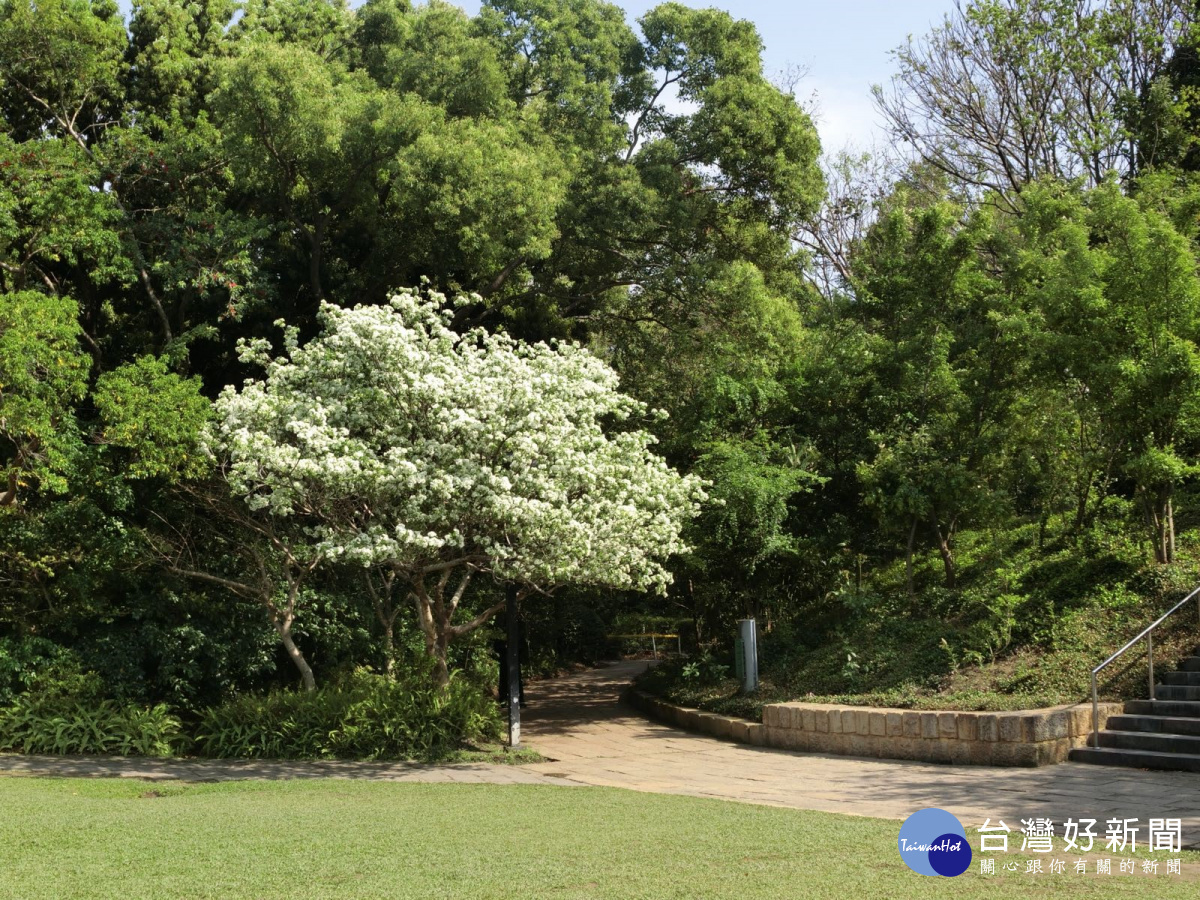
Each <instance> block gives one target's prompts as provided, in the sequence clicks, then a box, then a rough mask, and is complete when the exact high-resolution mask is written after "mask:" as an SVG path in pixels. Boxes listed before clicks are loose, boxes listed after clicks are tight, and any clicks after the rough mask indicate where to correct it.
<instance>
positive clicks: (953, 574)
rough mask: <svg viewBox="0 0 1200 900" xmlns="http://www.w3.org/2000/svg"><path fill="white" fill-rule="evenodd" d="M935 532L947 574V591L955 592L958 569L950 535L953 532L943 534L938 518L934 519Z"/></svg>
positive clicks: (943, 566)
mask: <svg viewBox="0 0 1200 900" xmlns="http://www.w3.org/2000/svg"><path fill="white" fill-rule="evenodd" d="M932 524H933V532H934V534H936V535H937V542H938V552H939V553H940V554H941V555H942V568H943V569H944V570H945V573H946V589H947V590H951V591H952V590H954V589H955V587H956V584H957V569H956V567H955V564H954V551H953V550H952V549H951V547H950V534H951V533H952V531H953V527H952V528H951V531H948V532H947V533H945V534H943V533H942V526H941V525H939V524H938V520H937V516H936V515H935V516H934V517H933V519H932Z"/></svg>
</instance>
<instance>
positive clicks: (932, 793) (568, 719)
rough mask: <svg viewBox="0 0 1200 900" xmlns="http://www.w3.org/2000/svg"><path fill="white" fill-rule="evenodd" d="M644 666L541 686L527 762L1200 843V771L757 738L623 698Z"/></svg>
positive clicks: (640, 784)
mask: <svg viewBox="0 0 1200 900" xmlns="http://www.w3.org/2000/svg"><path fill="white" fill-rule="evenodd" d="M642 667H644V663H631V662H624V663H618V664H615V665H613V666H610V667H607V668H601V669H593V670H590V671H587V672H583V673H580V674H578V675H573V676H570V677H568V678H564V679H560V680H557V681H553V682H546V683H543V684H540V685H537V686H535V687H533V688H532V689H531V690H530V691H529V692H528V694H529V699H530V701H531V703H530V707H529V709H528V712H527V717H528V725H527V726H526V732H525V734H526V738H527V740H528V742H529V744H530V745H531V746H533V747H535V748H536V749H538V750H540V751H541V752H542V754H543V755H545V756H546V757H548V758H550V759H553V760H555V761H554V762H547V763H539V764H537V765H533V766H529V767H528V768H530V769H532V770H534V771H538V772H543V773H553V774H556V775H560V776H563V777H567V778H570V779H571V780H573V781H578V782H583V783H585V784H594V785H608V786H612V787H623V788H632V789H634V790H641V791H653V792H656V793H668V794H688V795H693V796H698V797H718V798H721V799H724V800H740V801H746V802H751V803H765V804H771V805H776V806H790V807H796V808H799V809H817V810H826V811H829V812H840V813H850V814H854V815H864V816H878V817H882V818H893V819H903V818H906V817H907V816H908V815H909V814H911V813H912V812H914V811H915V810H917V809H921V808H923V807H927V806H937V807H941V808H943V809H947V810H949V811H951V812H953V813H955V814H956V815H957V816H958V817H959V818H960V819H961V820H962V821H963V823H964V824H965V825H968V826H971V825H980V824H982V823H983V821H984V820H985V819H987V818H991V819H992V820H993V823H994V820H996V819H1003V820H1004V821H1005V824H1007V825H1008V826H1009V827H1011V828H1013V829H1014V831H1018V830H1019V829H1020V828H1021V823H1020V820H1021V819H1022V818H1026V819H1027V818H1031V817H1033V816H1046V817H1048V818H1050V819H1052V820H1054V821H1055V822H1056V823H1059V827H1060V828H1061V823H1062V822H1063V821H1065V820H1066V819H1067V818H1068V817H1070V818H1075V819H1079V818H1080V817H1085V818H1094V819H1096V820H1097V821H1098V822H1099V824H1098V825H1097V828H1096V830H1097V832H1098V833H1099V834H1100V835H1103V834H1104V830H1105V828H1104V822H1105V821H1106V820H1107V819H1110V818H1140V819H1141V820H1142V821H1141V828H1142V831H1141V832H1140V834H1139V837H1141V838H1142V839H1144V838H1145V837H1146V831H1145V829H1146V828H1147V826H1148V820H1149V819H1150V818H1180V819H1182V820H1183V825H1184V843H1185V845H1191V846H1196V845H1200V775H1197V774H1191V773H1186V772H1148V771H1141V770H1136V769H1118V768H1108V767H1103V766H1090V765H1084V764H1082V763H1064V764H1062V765H1057V766H1046V767H1042V768H1037V769H1023V768H1001V767H984V766H947V765H936V764H931V763H920V762H905V761H898V760H896V761H894V760H880V759H861V758H856V757H846V756H824V755H820V754H815V753H794V752H790V751H786V750H771V749H766V748H759V747H748V746H745V745H741V744H734V743H730V742H728V741H721V740H717V739H715V738H711V737H704V736H700V735H693V734H690V733H687V732H683V731H679V730H678V729H675V728H673V727H670V726H666V725H659V724H657V723H654V722H651V721H648V720H647V719H645V718H643V717H641V715H640V714H638V713H637V712H635V711H634V710H632V709H629V708H627V707H624V706H623V705H621V704H619V703H618V698H619V696H620V693H621V691H622V690H623V688H624V687H625V686H626V685H627V684H628V682H629V680H630V678H632V677H633V676H634V675H635V674H637V672H639V671H640V670H641V668H642Z"/></svg>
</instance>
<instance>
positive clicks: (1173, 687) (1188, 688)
mask: <svg viewBox="0 0 1200 900" xmlns="http://www.w3.org/2000/svg"><path fill="white" fill-rule="evenodd" d="M1154 699H1155V700H1191V701H1196V700H1200V685H1182V684H1160V685H1158V686H1157V687H1156V688H1155V689H1154Z"/></svg>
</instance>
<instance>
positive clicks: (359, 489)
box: [207, 293, 705, 591]
mask: <svg viewBox="0 0 1200 900" xmlns="http://www.w3.org/2000/svg"><path fill="white" fill-rule="evenodd" d="M444 302H445V298H444V297H441V296H440V295H436V294H434V295H431V296H430V297H429V299H423V298H422V297H420V296H418V295H416V294H413V293H400V294H398V295H396V296H394V297H392V298H391V301H390V304H389V305H387V306H358V307H355V308H353V309H344V308H340V307H336V306H332V305H329V304H326V305H324V306H323V307H322V309H321V318H322V321H323V324H324V331H323V333H322V335H321V336H320V337H318V338H316V339H314V340H313V341H311V342H309V343H308V344H306V345H305V346H303V347H300V346H298V345H297V342H296V340H295V335H294V333H289V334H288V340H287V349H286V352H285V353H284V354H282V355H280V356H277V357H275V358H271V357H270V348H269V346H267V345H266V344H265V343H264V342H261V341H260V342H256V343H255V344H254V345H252V346H247V347H245V348H244V350H243V355H244V357H245V358H255V359H258V360H259V361H260V362H262V363H264V364H265V366H266V377H265V378H263V379H259V380H248V381H247V382H246V384H245V385H244V387H243V388H242V390H241V391H237V390H235V389H234V388H232V387H230V388H226V390H225V391H224V392H223V393H222V395H221V397H220V399H219V400H218V401H217V419H216V423H215V424H214V425H213V426H212V427H211V429H210V431H209V433H208V436H207V440H208V445H209V447H210V449H211V451H212V452H213V453H215V454H216V455H217V456H218V457H220V458H221V460H222V462H223V463H224V467H225V471H226V473H227V477H228V480H229V483H230V485H231V487H232V489H233V491H234V492H235V493H236V494H238V495H240V496H242V497H244V498H245V500H246V502H247V503H248V504H249V505H250V507H251V508H254V509H262V510H266V511H268V512H270V513H271V514H273V515H276V516H281V517H288V516H293V517H295V518H296V519H297V520H298V521H300V522H301V523H302V524H303V525H304V526H305V527H306V528H308V529H310V533H311V534H312V535H313V537H314V539H315V540H316V541H317V542H318V543H319V548H318V549H319V550H320V551H321V552H322V553H323V554H325V555H326V556H327V557H329V558H330V559H338V560H342V561H349V562H356V563H359V564H361V565H364V566H374V565H392V566H396V567H397V568H400V569H402V570H406V571H408V572H410V573H419V572H421V571H424V570H426V569H427V568H428V567H430V566H437V565H441V564H445V563H447V562H450V561H454V560H464V561H465V562H464V564H471V565H475V566H477V567H478V568H480V569H482V570H490V571H492V572H494V573H495V574H496V575H497V577H500V578H503V579H511V580H515V581H521V582H524V583H528V584H532V585H536V586H538V587H542V588H549V587H552V586H554V585H558V584H565V583H575V584H592V585H606V586H610V587H615V588H633V589H642V590H659V591H662V590H665V587H666V585H667V584H668V583H669V582H670V574H669V573H668V572H667V570H666V569H665V568H664V566H663V563H664V562H665V560H666V559H667V558H668V557H669V556H670V555H671V554H673V553H678V552H681V551H684V550H686V549H687V548H686V547H685V546H684V544H683V541H682V539H681V530H682V527H683V524H684V523H685V521H687V520H688V519H689V518H690V517H692V516H694V515H696V514H697V512H698V511H699V504H700V503H701V502H702V501H703V500H704V499H705V494H704V484H703V482H702V481H701V480H700V479H698V478H696V477H695V476H691V475H689V476H682V475H680V474H679V473H678V472H676V471H675V470H673V469H672V468H671V467H670V466H668V465H667V463H666V462H665V461H664V460H663V459H662V458H661V457H659V456H657V455H656V454H654V453H653V452H651V450H650V445H651V444H652V443H653V442H654V438H653V437H652V436H651V435H649V434H648V433H646V432H645V431H641V430H617V429H613V428H610V429H609V433H606V432H605V429H604V428H603V427H602V423H619V422H621V421H622V420H627V419H628V418H629V417H630V416H631V415H636V414H641V413H644V412H645V408H644V407H643V406H642V405H641V404H640V403H638V402H637V401H635V400H633V399H631V398H629V397H627V396H624V395H622V394H621V393H619V392H618V390H617V376H616V373H614V372H613V370H612V369H611V368H609V367H608V366H607V365H605V364H604V363H603V362H602V361H600V360H599V359H597V358H596V357H594V356H593V355H592V354H590V353H588V352H587V351H586V350H584V349H582V348H580V347H579V346H577V345H572V344H564V345H559V346H556V347H553V348H552V347H549V346H547V345H545V344H536V345H528V344H524V343H521V342H519V341H516V340H513V339H512V338H509V337H507V336H504V335H495V334H487V333H485V332H483V331H480V330H475V331H470V332H468V333H465V334H458V333H456V332H454V331H452V330H451V329H450V327H449V322H450V319H449V316H448V314H446V313H442V312H439V310H440V308H441V306H442V305H443V304H444Z"/></svg>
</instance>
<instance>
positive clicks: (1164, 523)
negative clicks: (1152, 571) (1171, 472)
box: [1142, 488, 1175, 565]
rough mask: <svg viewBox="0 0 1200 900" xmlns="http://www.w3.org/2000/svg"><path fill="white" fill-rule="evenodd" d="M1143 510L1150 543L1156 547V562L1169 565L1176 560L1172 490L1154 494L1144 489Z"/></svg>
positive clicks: (1168, 489)
mask: <svg viewBox="0 0 1200 900" xmlns="http://www.w3.org/2000/svg"><path fill="white" fill-rule="evenodd" d="M1142 509H1143V511H1144V512H1145V516H1146V529H1147V531H1148V532H1149V535H1150V543H1151V545H1152V546H1153V547H1154V561H1155V562H1156V563H1158V564H1159V565H1169V564H1170V563H1172V562H1174V560H1175V522H1174V515H1173V513H1172V509H1171V490H1170V488H1167V489H1165V490H1160V491H1158V492H1157V493H1153V494H1152V493H1151V492H1150V491H1149V490H1145V489H1143V490H1142Z"/></svg>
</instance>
